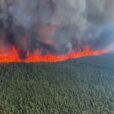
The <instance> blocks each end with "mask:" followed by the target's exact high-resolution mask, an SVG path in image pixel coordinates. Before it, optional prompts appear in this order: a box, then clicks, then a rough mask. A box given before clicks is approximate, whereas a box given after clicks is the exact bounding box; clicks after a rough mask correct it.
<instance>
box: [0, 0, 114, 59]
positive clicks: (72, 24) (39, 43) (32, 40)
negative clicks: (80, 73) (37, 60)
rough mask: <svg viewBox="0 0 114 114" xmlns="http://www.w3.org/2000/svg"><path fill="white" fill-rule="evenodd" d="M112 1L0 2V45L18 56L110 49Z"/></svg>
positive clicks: (113, 20)
mask: <svg viewBox="0 0 114 114" xmlns="http://www.w3.org/2000/svg"><path fill="white" fill-rule="evenodd" d="M113 11H114V0H32V1H31V0H0V44H1V46H2V47H5V48H6V47H10V45H15V46H16V48H17V50H18V52H19V56H20V57H21V58H25V57H26V53H27V51H29V52H30V53H33V52H34V50H35V49H37V48H38V49H40V50H41V52H42V54H46V53H47V52H51V53H54V54H65V53H67V52H69V51H71V50H75V51H77V50H79V51H80V50H83V48H84V46H87V45H89V46H91V48H92V49H104V48H108V47H110V46H113V44H114V41H113V38H114V37H113V36H114V13H113Z"/></svg>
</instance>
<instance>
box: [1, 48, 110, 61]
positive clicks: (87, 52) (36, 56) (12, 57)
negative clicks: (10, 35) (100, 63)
mask: <svg viewBox="0 0 114 114" xmlns="http://www.w3.org/2000/svg"><path fill="white" fill-rule="evenodd" d="M105 53H108V51H106V50H96V51H92V50H91V49H90V48H85V49H84V50H83V51H80V52H73V51H72V52H69V53H68V54H67V55H60V56H59V55H54V54H51V53H47V54H46V55H41V54H40V50H36V51H35V52H34V53H33V54H30V55H29V56H28V57H27V58H25V59H21V58H19V56H18V53H17V50H16V48H15V47H13V48H12V49H11V50H10V52H9V53H6V54H3V53H1V54H0V63H12V62H16V63H18V62H25V63H30V62H34V63H35V62H59V61H64V60H68V59H74V58H81V57H86V56H97V55H101V54H105Z"/></svg>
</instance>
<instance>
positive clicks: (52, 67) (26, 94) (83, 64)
mask: <svg viewBox="0 0 114 114" xmlns="http://www.w3.org/2000/svg"><path fill="white" fill-rule="evenodd" d="M113 58H114V56H112V57H111V56H110V57H108V56H106V55H104V56H99V57H92V58H91V57H87V58H83V59H79V60H70V61H66V62H62V63H48V64H46V63H38V64H33V63H31V64H25V63H19V64H16V63H12V64H1V65H0V114H114V71H113V69H114V59H113Z"/></svg>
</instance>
